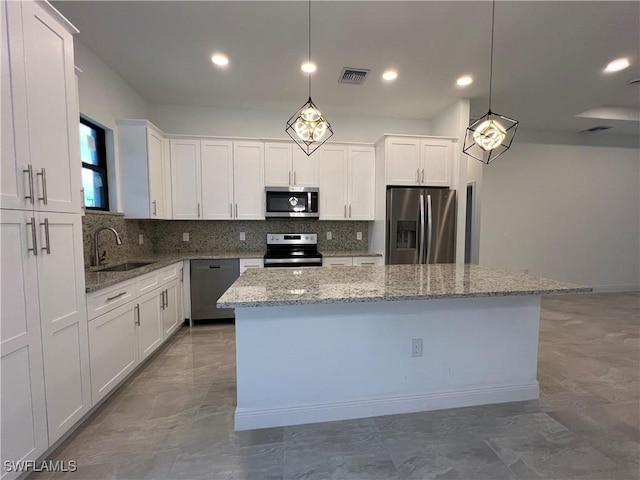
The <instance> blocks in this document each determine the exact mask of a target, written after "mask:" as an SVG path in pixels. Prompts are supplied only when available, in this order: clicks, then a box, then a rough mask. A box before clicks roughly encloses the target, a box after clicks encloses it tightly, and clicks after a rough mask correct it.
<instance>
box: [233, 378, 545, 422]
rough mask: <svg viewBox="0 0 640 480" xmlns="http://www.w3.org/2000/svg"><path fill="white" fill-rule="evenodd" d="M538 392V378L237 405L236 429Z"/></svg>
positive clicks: (531, 396) (468, 403)
mask: <svg viewBox="0 0 640 480" xmlns="http://www.w3.org/2000/svg"><path fill="white" fill-rule="evenodd" d="M539 395H540V388H539V386H538V382H533V383H529V384H523V385H509V386H496V387H489V388H477V389H472V390H459V391H448V392H437V393H427V394H421V395H406V396H400V395H393V396H386V397H375V398H366V399H361V400H355V401H347V402H338V403H324V404H312V405H290V406H284V407H278V408H266V409H258V408H236V414H235V430H236V431H238V430H251V429H256V428H267V427H281V426H286V425H301V424H305V423H318V422H329V421H335V420H348V419H354V418H366V417H377V416H381V415H396V414H400V413H414V412H424V411H429V410H443V409H446V408H459V407H470V406H474V405H486V404H490V403H505V402H518V401H522V400H535V399H537V398H538V397H539Z"/></svg>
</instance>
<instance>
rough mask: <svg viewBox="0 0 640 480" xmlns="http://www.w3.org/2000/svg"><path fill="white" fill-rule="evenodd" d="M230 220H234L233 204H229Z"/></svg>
mask: <svg viewBox="0 0 640 480" xmlns="http://www.w3.org/2000/svg"><path fill="white" fill-rule="evenodd" d="M229 218H233V203H230V204H229Z"/></svg>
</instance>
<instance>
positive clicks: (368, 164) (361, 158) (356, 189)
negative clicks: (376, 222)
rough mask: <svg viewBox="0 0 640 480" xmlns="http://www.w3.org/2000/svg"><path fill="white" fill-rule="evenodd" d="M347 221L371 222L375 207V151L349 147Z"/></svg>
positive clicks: (370, 148) (366, 148) (369, 148)
mask: <svg viewBox="0 0 640 480" xmlns="http://www.w3.org/2000/svg"><path fill="white" fill-rule="evenodd" d="M348 180H349V209H348V210H349V211H348V212H347V213H348V216H349V220H373V219H374V205H375V190H374V189H375V151H374V149H373V147H349V173H348Z"/></svg>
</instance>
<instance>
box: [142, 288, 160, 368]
mask: <svg viewBox="0 0 640 480" xmlns="http://www.w3.org/2000/svg"><path fill="white" fill-rule="evenodd" d="M162 291H163V289H157V290H154V291H153V292H149V293H147V294H145V295H142V296H141V297H140V298H138V323H139V325H138V361H140V362H141V361H143V360H144V359H145V358H147V357H148V356H149V355H151V354H152V353H153V351H154V350H155V349H156V348H158V347H159V346H160V344H161V343H162V340H163V335H162V294H161V293H162Z"/></svg>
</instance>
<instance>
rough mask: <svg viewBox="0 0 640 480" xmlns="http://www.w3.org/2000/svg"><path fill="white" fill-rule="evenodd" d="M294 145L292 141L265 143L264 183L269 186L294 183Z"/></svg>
mask: <svg viewBox="0 0 640 480" xmlns="http://www.w3.org/2000/svg"><path fill="white" fill-rule="evenodd" d="M292 155H293V152H292V146H291V144H290V143H265V144H264V174H265V177H264V184H265V185H266V186H268V187H288V186H289V185H293V180H292V179H293V171H292V169H291V163H292Z"/></svg>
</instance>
